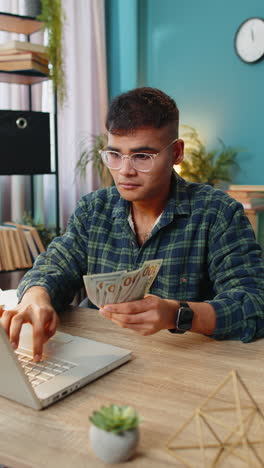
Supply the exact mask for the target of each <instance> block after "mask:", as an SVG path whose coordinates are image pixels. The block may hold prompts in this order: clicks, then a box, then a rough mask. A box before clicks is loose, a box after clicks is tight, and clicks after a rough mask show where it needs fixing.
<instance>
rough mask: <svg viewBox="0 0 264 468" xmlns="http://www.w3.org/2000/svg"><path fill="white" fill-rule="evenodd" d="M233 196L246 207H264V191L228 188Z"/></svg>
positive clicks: (228, 191)
mask: <svg viewBox="0 0 264 468" xmlns="http://www.w3.org/2000/svg"><path fill="white" fill-rule="evenodd" d="M226 192H227V193H228V194H229V195H230V196H231V197H232V198H234V199H235V200H237V201H239V202H240V203H242V205H243V207H244V208H245V209H254V208H257V209H261V207H262V208H263V209H264V191H259V192H258V191H252V192H250V191H243V190H227V191H226Z"/></svg>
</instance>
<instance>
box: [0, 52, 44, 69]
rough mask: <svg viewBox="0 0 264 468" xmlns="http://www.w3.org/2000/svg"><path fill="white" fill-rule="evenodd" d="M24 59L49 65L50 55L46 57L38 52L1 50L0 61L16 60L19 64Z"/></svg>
mask: <svg viewBox="0 0 264 468" xmlns="http://www.w3.org/2000/svg"><path fill="white" fill-rule="evenodd" d="M22 60H34V61H35V62H37V63H40V64H41V65H45V66H48V64H49V60H48V57H44V56H43V55H39V54H36V53H35V52H25V53H20V52H19V53H18V54H8V55H7V54H1V52H0V63H2V62H16V63H17V64H19V62H20V61H22Z"/></svg>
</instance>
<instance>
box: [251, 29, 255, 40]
mask: <svg viewBox="0 0 264 468" xmlns="http://www.w3.org/2000/svg"><path fill="white" fill-rule="evenodd" d="M251 39H252V41H254V39H255V35H254V31H253V28H251Z"/></svg>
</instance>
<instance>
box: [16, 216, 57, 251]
mask: <svg viewBox="0 0 264 468" xmlns="http://www.w3.org/2000/svg"><path fill="white" fill-rule="evenodd" d="M20 224H26V225H27V226H33V227H35V228H36V229H37V231H38V233H39V236H40V238H41V240H42V242H43V245H44V247H45V249H46V248H47V247H48V245H49V244H50V242H51V241H52V239H54V237H56V231H55V229H47V228H46V227H45V226H44V224H42V223H35V222H34V220H33V218H32V217H31V216H30V214H29V213H27V212H25V213H24V215H23V218H22V221H21V223H20Z"/></svg>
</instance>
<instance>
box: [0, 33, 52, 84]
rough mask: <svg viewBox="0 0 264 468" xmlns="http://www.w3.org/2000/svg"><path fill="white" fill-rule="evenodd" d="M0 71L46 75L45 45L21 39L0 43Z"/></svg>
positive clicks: (46, 56)
mask: <svg viewBox="0 0 264 468" xmlns="http://www.w3.org/2000/svg"><path fill="white" fill-rule="evenodd" d="M0 71H2V72H8V73H23V75H41V76H42V75H45V76H48V74H49V61H48V55H47V47H45V46H43V45H40V44H34V43H32V42H23V41H8V42H6V43H5V44H0Z"/></svg>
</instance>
